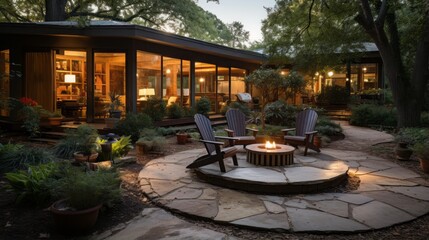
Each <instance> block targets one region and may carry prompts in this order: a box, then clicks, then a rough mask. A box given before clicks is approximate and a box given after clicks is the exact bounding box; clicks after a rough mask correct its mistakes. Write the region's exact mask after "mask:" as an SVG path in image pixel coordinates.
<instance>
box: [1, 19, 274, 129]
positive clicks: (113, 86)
mask: <svg viewBox="0 0 429 240" xmlns="http://www.w3.org/2000/svg"><path fill="white" fill-rule="evenodd" d="M0 38H1V39H2V41H1V43H0V65H1V66H0V71H1V72H2V73H3V74H2V77H1V82H0V89H1V91H2V97H15V98H20V97H29V98H32V99H34V100H36V101H37V102H38V103H39V104H40V105H42V106H43V107H44V108H45V109H48V110H51V111H54V110H57V109H58V110H62V113H63V114H64V115H66V116H70V117H78V118H80V119H82V120H86V121H87V122H96V121H98V120H101V119H103V118H105V117H106V110H105V106H106V103H107V102H108V96H109V93H116V94H119V95H120V99H121V100H122V102H123V103H125V110H126V112H140V111H142V110H143V109H144V107H145V104H146V102H147V100H148V98H150V97H153V96H156V97H159V98H162V99H164V100H165V101H166V103H168V104H172V103H178V104H180V105H182V106H192V105H194V104H195V102H196V100H198V99H199V98H201V97H203V96H205V97H208V98H209V99H210V100H211V104H212V108H211V111H212V112H213V113H217V112H219V111H220V107H221V105H222V103H224V102H225V101H227V100H234V99H235V95H236V94H237V93H239V92H246V91H247V90H248V87H247V86H246V84H245V82H244V77H245V75H246V74H248V73H249V71H252V70H254V69H256V68H258V67H259V66H260V65H261V64H262V63H263V62H264V61H266V60H267V59H266V56H264V55H263V54H260V53H256V52H251V51H245V50H239V49H233V48H229V47H225V46H220V45H216V44H212V43H207V42H203V41H199V40H195V39H191V38H187V37H183V36H179V35H175V34H171V33H166V32H162V31H158V30H155V29H151V28H146V27H142V26H138V25H133V24H128V23H123V22H113V21H91V23H90V24H89V26H79V25H78V24H77V23H75V22H43V23H0ZM124 112H125V111H124ZM0 114H1V116H3V117H7V115H8V112H7V111H6V110H5V109H2V111H1V112H0Z"/></svg>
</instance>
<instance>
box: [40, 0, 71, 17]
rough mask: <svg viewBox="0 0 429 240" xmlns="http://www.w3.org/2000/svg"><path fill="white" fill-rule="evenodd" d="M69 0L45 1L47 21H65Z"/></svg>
mask: <svg viewBox="0 0 429 240" xmlns="http://www.w3.org/2000/svg"><path fill="white" fill-rule="evenodd" d="M66 3H67V0H45V6H46V14H45V21H46V22H49V21H65V20H67V14H66Z"/></svg>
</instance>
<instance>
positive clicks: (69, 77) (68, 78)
mask: <svg viewBox="0 0 429 240" xmlns="http://www.w3.org/2000/svg"><path fill="white" fill-rule="evenodd" d="M64 82H65V83H75V82H76V75H74V74H66V75H64Z"/></svg>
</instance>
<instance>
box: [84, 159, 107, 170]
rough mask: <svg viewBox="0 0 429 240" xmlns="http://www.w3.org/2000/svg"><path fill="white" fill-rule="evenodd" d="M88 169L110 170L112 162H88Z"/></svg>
mask: <svg viewBox="0 0 429 240" xmlns="http://www.w3.org/2000/svg"><path fill="white" fill-rule="evenodd" d="M87 164H88V168H89V169H91V170H93V171H95V170H98V169H110V168H111V167H112V161H102V162H88V163H87Z"/></svg>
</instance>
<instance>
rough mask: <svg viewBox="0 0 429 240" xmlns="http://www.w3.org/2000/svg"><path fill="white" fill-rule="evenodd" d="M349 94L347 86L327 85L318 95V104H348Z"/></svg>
mask: <svg viewBox="0 0 429 240" xmlns="http://www.w3.org/2000/svg"><path fill="white" fill-rule="evenodd" d="M349 97H350V96H349V94H348V92H347V89H346V88H345V87H341V86H338V85H332V86H325V87H324V88H323V89H322V91H321V92H320V94H319V95H318V96H317V103H318V105H330V104H334V105H335V104H347V103H348V102H349Z"/></svg>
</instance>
